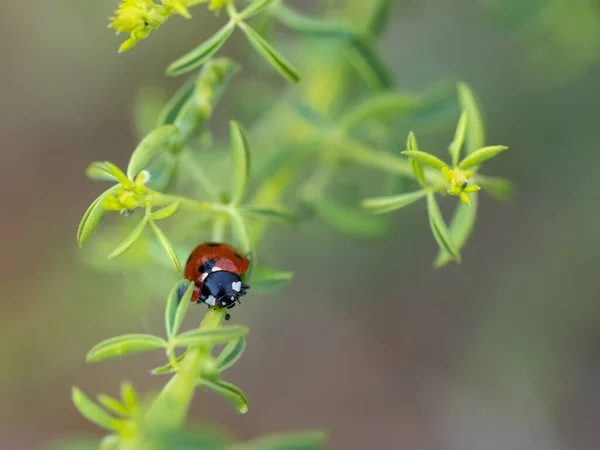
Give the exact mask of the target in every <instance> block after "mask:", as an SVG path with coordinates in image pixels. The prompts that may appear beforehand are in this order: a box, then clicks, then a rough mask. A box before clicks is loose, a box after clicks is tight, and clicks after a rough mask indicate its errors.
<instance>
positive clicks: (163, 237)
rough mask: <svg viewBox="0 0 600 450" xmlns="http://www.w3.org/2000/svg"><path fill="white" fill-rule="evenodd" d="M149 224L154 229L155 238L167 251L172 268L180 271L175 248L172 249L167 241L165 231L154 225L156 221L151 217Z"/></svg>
mask: <svg viewBox="0 0 600 450" xmlns="http://www.w3.org/2000/svg"><path fill="white" fill-rule="evenodd" d="M150 226H151V227H152V231H154V235H155V236H156V239H157V240H158V242H159V243H160V245H161V246H162V248H164V249H165V251H166V252H167V255H168V256H169V259H170V260H171V264H172V265H173V268H174V269H175V270H176V271H177V273H181V263H180V262H179V258H178V257H177V253H175V250H173V246H172V245H171V243H170V242H169V239H167V236H166V235H165V233H163V231H162V230H161V229H160V228H159V227H158V225H156V223H155V222H154V220H152V219H150Z"/></svg>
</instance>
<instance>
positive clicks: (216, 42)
mask: <svg viewBox="0 0 600 450" xmlns="http://www.w3.org/2000/svg"><path fill="white" fill-rule="evenodd" d="M234 28H235V24H234V23H233V22H228V23H227V24H226V25H225V26H224V27H222V28H221V29H220V30H219V31H217V32H216V33H215V34H213V35H212V36H211V37H210V38H209V39H208V40H206V41H204V42H203V43H202V44H200V45H199V46H198V47H196V48H195V49H194V50H192V51H190V52H189V53H187V54H185V55H184V56H182V57H181V58H179V59H177V60H176V61H174V62H172V63H171V65H170V66H169V67H168V68H167V75H170V76H177V75H181V74H184V73H186V72H189V71H190V70H194V69H195V68H196V67H200V66H201V65H202V64H204V63H205V62H206V61H208V60H209V59H210V58H211V57H212V56H213V55H214V54H215V53H217V52H218V51H219V49H220V48H221V47H222V46H223V44H225V42H227V39H229V36H231V33H232V32H233V29H234Z"/></svg>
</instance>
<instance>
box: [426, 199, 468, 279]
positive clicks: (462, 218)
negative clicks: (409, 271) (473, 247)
mask: <svg viewBox="0 0 600 450" xmlns="http://www.w3.org/2000/svg"><path fill="white" fill-rule="evenodd" d="M470 198H471V205H465V204H464V203H463V202H459V204H458V206H457V207H456V211H455V212H454V216H453V217H452V221H451V222H450V236H452V242H454V245H456V248H457V249H458V250H461V249H462V248H463V247H464V245H465V243H466V242H467V239H468V238H469V236H470V235H471V232H472V231H473V226H474V225H475V218H476V217H477V201H478V198H477V192H473V193H472V194H471V196H470ZM453 259H454V258H453V257H452V255H451V254H450V253H448V252H447V251H446V250H443V249H440V252H439V253H438V256H437V259H436V260H435V267H436V268H440V267H443V266H445V265H446V264H448V263H449V262H450V261H452V260H453Z"/></svg>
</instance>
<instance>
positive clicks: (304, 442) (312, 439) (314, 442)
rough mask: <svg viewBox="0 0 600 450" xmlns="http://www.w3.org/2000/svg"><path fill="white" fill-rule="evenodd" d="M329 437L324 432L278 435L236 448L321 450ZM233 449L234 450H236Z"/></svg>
mask: <svg viewBox="0 0 600 450" xmlns="http://www.w3.org/2000/svg"><path fill="white" fill-rule="evenodd" d="M326 437H327V435H326V434H325V433H324V432H323V431H319V430H315V431H301V432H290V433H276V434H270V435H267V436H265V437H260V438H258V439H254V440H252V441H250V442H245V443H243V444H240V445H239V446H235V447H234V449H235V450H321V449H323V448H324V445H325V440H326ZM234 449H232V450H234Z"/></svg>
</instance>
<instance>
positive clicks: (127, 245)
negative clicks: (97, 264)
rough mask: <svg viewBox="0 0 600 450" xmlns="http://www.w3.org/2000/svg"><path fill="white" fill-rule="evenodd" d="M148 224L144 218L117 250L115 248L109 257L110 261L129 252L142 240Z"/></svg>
mask: <svg viewBox="0 0 600 450" xmlns="http://www.w3.org/2000/svg"><path fill="white" fill-rule="evenodd" d="M147 224H148V218H147V217H145V216H144V218H143V219H142V220H140V223H138V224H137V225H136V226H135V227H134V228H133V230H131V233H129V234H128V235H127V237H126V238H125V239H123V241H122V242H121V243H120V244H119V245H118V246H117V248H115V249H114V250H113V251H112V253H111V254H110V255H108V259H112V258H116V257H117V256H120V255H122V254H123V253H125V252H126V251H127V250H129V249H130V248H131V246H132V245H133V244H135V242H136V241H137V240H138V239H139V238H140V236H141V235H142V232H143V231H144V229H145V228H146V225H147Z"/></svg>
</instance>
